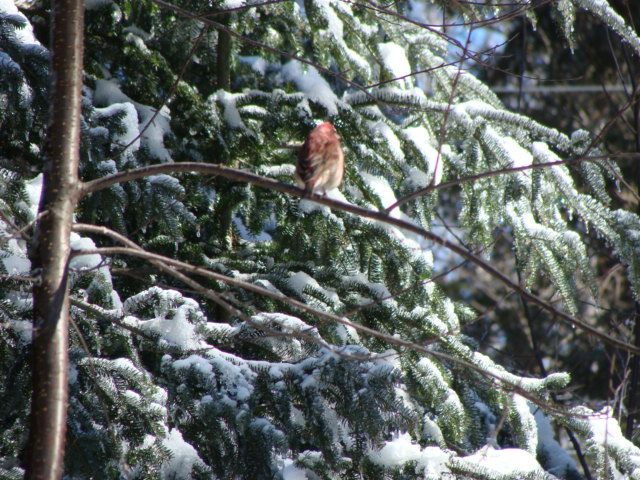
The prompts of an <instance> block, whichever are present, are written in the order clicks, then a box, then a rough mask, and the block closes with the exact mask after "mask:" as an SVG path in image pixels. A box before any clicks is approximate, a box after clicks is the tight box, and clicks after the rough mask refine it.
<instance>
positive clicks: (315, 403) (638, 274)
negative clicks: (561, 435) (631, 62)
mask: <svg viewBox="0 0 640 480" xmlns="http://www.w3.org/2000/svg"><path fill="white" fill-rule="evenodd" d="M20 5H21V6H22V7H23V13H19V12H18V10H17V8H16V6H15V5H14V3H13V2H11V1H8V0H2V1H0V59H1V63H0V78H1V81H0V92H1V95H0V161H1V163H0V165H1V168H2V182H1V183H0V188H1V189H2V190H1V194H0V199H1V200H0V201H1V202H2V209H1V210H0V211H1V212H2V217H1V220H2V232H3V234H2V244H1V247H2V256H3V257H2V260H3V261H2V262H0V268H1V269H3V272H2V273H3V274H4V278H5V281H3V282H2V283H1V284H0V296H1V299H2V303H1V309H0V312H1V313H0V314H1V315H2V323H0V328H1V329H2V331H1V336H0V338H1V339H2V342H0V349H1V350H0V352H1V355H0V369H1V371H2V372H4V373H5V385H7V386H10V388H6V389H5V390H4V391H3V392H2V398H1V399H0V405H2V407H1V408H2V410H1V411H2V415H1V417H0V418H1V419H2V424H3V427H4V429H3V432H5V434H4V435H3V436H2V438H1V439H0V458H1V459H2V460H1V462H0V476H2V477H3V478H21V477H22V475H23V471H24V467H25V454H24V448H25V442H26V433H25V432H26V431H28V429H29V423H28V422H29V420H28V419H29V415H28V413H29V402H28V400H27V399H28V398H29V397H30V384H29V376H30V367H31V364H32V360H31V358H30V355H29V354H30V350H31V348H30V347H31V344H30V338H31V323H30V321H31V316H32V309H33V304H32V300H31V285H32V284H33V282H37V281H38V275H39V274H40V272H38V271H32V268H31V263H30V260H29V259H28V255H27V249H28V244H29V241H30V240H31V234H32V229H31V227H32V225H33V223H34V222H36V221H38V218H37V215H38V211H37V205H38V203H39V196H40V189H41V185H42V175H41V171H42V165H43V163H42V152H43V151H44V146H45V134H46V124H47V121H48V118H47V111H48V103H49V94H50V92H49V77H50V74H51V72H50V70H49V68H50V67H49V64H48V56H49V53H48V47H49V45H47V38H46V36H42V35H38V38H37V39H36V35H35V34H34V30H33V28H34V27H35V28H36V30H35V32H36V33H37V32H39V29H42V30H45V31H46V27H47V25H48V21H49V12H48V11H47V10H46V8H45V7H44V6H42V5H41V4H39V3H38V2H35V3H26V2H25V4H22V3H21V4H20ZM456 6H457V7H458V8H460V10H459V11H457V12H456V13H457V15H459V17H458V18H459V23H464V22H467V23H472V24H473V25H477V26H481V25H482V24H483V22H488V21H491V19H493V18H494V17H496V16H500V15H503V14H505V15H508V14H512V13H513V12H510V11H508V10H501V9H498V8H497V7H495V6H487V7H483V6H481V5H476V4H465V5H456ZM427 7H428V8H427ZM86 8H87V12H86V42H85V46H86V51H85V81H84V85H85V86H84V91H83V93H84V103H83V111H82V125H83V135H82V149H81V163H80V166H79V169H80V171H79V173H80V176H81V179H82V180H83V181H84V182H92V181H97V180H98V179H101V178H103V177H106V176H110V175H115V174H118V173H121V172H125V171H127V170H131V169H135V168H140V167H147V166H158V168H156V170H155V171H153V170H152V173H155V174H153V175H151V174H150V175H146V176H139V177H136V178H135V179H127V180H128V181H123V182H118V183H114V184H110V185H109V186H107V187H105V188H99V185H98V184H96V183H94V184H91V185H97V186H96V187H95V188H92V189H91V192H90V193H88V194H87V195H85V196H84V197H83V198H82V200H81V202H80V205H79V207H78V209H77V212H76V217H75V233H73V234H72V237H71V248H72V250H73V251H74V254H73V256H72V259H71V261H70V264H69V269H70V276H69V281H70V285H71V303H72V307H71V311H70V313H71V321H72V328H71V331H70V335H71V339H70V343H71V347H70V351H69V358H70V362H71V366H70V373H69V375H70V382H69V397H70V400H69V407H68V408H69V409H68V415H69V419H68V430H67V454H66V460H65V462H66V463H65V474H66V476H67V478H114V479H115V478H122V477H124V478H136V479H137V478H140V479H142V478H145V479H146V478H149V479H151V478H162V479H174V478H175V479H179V478H203V479H204V478H221V479H235V478H247V479H262V478H265V479H266V478H285V479H287V478H289V479H291V478H309V479H315V478H327V479H332V478H371V479H378V478H394V479H400V478H434V479H435V478H446V477H447V476H449V477H451V478H492V479H493V478H500V479H507V478H514V479H515V478H554V477H558V478H579V477H580V476H581V472H582V469H581V468H579V467H577V466H576V462H575V460H574V459H572V458H571V457H570V456H569V454H568V453H567V451H565V449H564V448H563V445H560V444H559V443H558V442H557V441H556V440H554V438H553V435H552V434H551V431H552V430H551V427H550V424H549V420H550V419H552V420H554V421H555V422H557V423H558V424H560V425H563V426H565V427H566V428H567V429H568V430H569V431H570V432H572V433H573V434H574V435H576V436H577V438H578V439H579V440H581V441H582V447H583V449H584V454H585V457H586V461H587V463H588V464H589V466H590V468H591V469H592V471H593V474H594V475H597V476H598V477H600V478H613V477H614V476H615V475H619V474H623V475H627V476H628V477H630V478H638V476H639V475H640V474H639V473H638V472H640V460H639V459H640V456H639V455H640V451H639V450H638V448H637V447H636V446H635V445H634V444H633V443H632V442H630V441H629V440H626V439H625V438H624V437H623V436H622V434H621V432H620V429H619V427H618V424H617V421H616V420H615V415H614V413H613V411H612V409H611V408H610V407H609V406H606V407H604V408H601V409H598V410H599V411H594V410H593V409H591V408H588V405H583V403H585V402H583V401H581V399H578V401H577V402H575V404H576V405H579V406H576V407H573V408H569V407H567V406H564V405H562V404H561V403H558V402H557V401H556V397H555V393H556V392H562V391H563V389H565V388H567V387H570V386H571V385H572V384H571V379H570V375H568V374H566V373H564V372H557V373H551V374H548V375H543V376H540V378H536V377H533V376H527V375H523V374H522V372H518V371H510V369H509V368H506V366H505V365H502V364H501V363H500V362H499V361H498V360H497V359H495V358H492V356H491V355H490V354H489V353H490V352H491V348H499V345H496V344H492V345H486V344H483V342H482V339H477V338H473V337H471V336H469V335H467V333H468V332H469V331H470V329H471V328H472V327H473V325H474V323H475V322H476V321H477V319H478V312H477V311H476V310H474V307H475V306H476V305H477V303H476V302H475V301H474V300H475V299H474V298H473V295H475V291H473V290H470V292H471V294H465V292H464V291H463V292H460V291H457V290H456V289H455V288H452V289H449V288H448V281H447V277H446V276H444V275H443V274H442V273H443V272H446V271H448V270H451V269H452V268H454V267H458V266H459V265H458V264H459V263H460V262H461V260H460V259H461V258H462V260H464V261H467V262H471V263H473V264H474V266H475V268H474V269H470V268H466V267H465V268H458V269H457V270H454V273H452V275H456V274H459V275H460V276H463V275H474V276H475V275H477V272H478V271H482V272H484V274H489V275H492V276H493V279H494V281H500V282H506V284H505V286H506V287H509V289H515V291H516V292H517V293H518V294H519V295H521V296H522V297H523V298H524V299H525V300H527V301H529V302H534V303H538V307H540V309H541V312H543V313H542V314H541V319H540V320H539V321H540V322H550V321H564V322H568V323H569V324H571V325H572V326H573V327H576V328H578V329H579V330H581V331H582V332H583V333H582V334H583V335H587V334H592V335H596V338H597V340H598V341H599V342H607V343H608V344H613V345H614V346H615V347H616V348H618V349H619V352H620V355H626V354H628V352H634V351H635V352H636V353H637V350H634V347H632V346H631V345H629V343H628V341H629V339H628V338H625V337H622V338H618V337H608V336H607V334H608V333H609V332H606V331H604V330H603V329H602V328H601V327H600V326H599V325H598V324H597V323H595V324H594V322H591V321H590V320H591V317H588V318H587V320H584V319H583V318H584V317H585V315H586V313H585V307H584V301H585V299H589V300H591V301H593V302H597V299H598V282H597V278H596V277H597V272H594V271H593V269H592V266H591V264H590V258H589V251H588V249H589V247H590V242H591V241H592V236H591V234H590V232H596V234H597V236H598V237H599V239H600V240H599V241H601V242H603V243H604V244H606V245H607V246H608V247H610V248H612V249H614V250H615V252H616V255H617V256H618V258H619V262H620V264H621V265H624V267H625V268H626V271H627V279H628V282H629V284H630V288H631V290H632V291H633V292H634V294H635V295H637V294H638V292H639V291H640V263H639V262H640V256H639V249H640V241H639V240H638V238H639V236H638V232H639V231H640V218H639V217H638V216H637V215H635V214H633V213H631V212H628V211H624V210H618V209H615V208H613V207H611V203H610V193H609V191H608V189H610V188H611V184H612V180H616V179H619V178H620V171H619V169H618V168H617V167H616V166H615V164H614V163H612V162H609V161H601V160H602V159H603V158H604V159H605V160H606V157H603V155H602V153H601V152H600V151H599V150H598V149H597V148H594V146H593V145H592V141H593V138H591V137H590V136H589V134H588V133H587V132H585V131H580V130H579V131H575V132H566V133H563V132H559V131H557V130H554V129H552V128H547V127H545V126H544V125H541V124H539V123H536V122H535V121H533V120H531V119H529V118H527V117H525V116H522V115H519V114H515V113H512V112H510V111H508V110H507V109H506V108H504V106H503V105H502V103H501V102H500V101H499V100H498V98H497V97H496V96H495V95H494V94H493V93H492V92H491V90H490V89H489V88H488V87H487V86H486V85H484V84H482V83H481V82H480V81H479V80H477V79H476V78H475V77H474V76H473V75H471V74H469V73H468V72H466V71H464V70H463V68H462V67H463V65H464V64H463V63H461V61H462V60H463V59H468V58H473V59H479V57H480V56H479V54H477V53H474V52H473V51H472V44H471V43H470V42H469V38H463V39H462V40H461V39H460V38H456V37H453V36H450V35H447V34H446V30H445V29H444V28H441V27H433V26H431V25H430V24H429V22H427V19H426V17H424V15H426V14H432V13H433V11H432V10H431V9H434V8H435V7H434V6H431V5H422V4H419V3H415V2H408V3H399V4H393V5H391V6H389V5H381V4H376V3H363V4H358V3H347V2H340V1H338V0H305V1H304V2H284V1H281V2H273V3H270V2H266V3H263V2H258V3H255V4H251V3H242V2H232V1H227V2H225V3H223V4H217V5H213V6H212V5H207V6H204V5H202V4H201V2H195V1H190V0H184V1H181V2H177V3H175V4H167V3H165V2H162V1H159V0H157V1H151V0H149V1H147V0H144V1H141V0H137V1H130V0H119V1H110V0H106V1H92V2H87V5H86ZM505 8H513V7H505ZM576 8H579V9H586V10H590V11H591V12H592V13H593V14H595V15H597V16H599V17H600V18H601V19H602V20H603V21H605V22H606V23H607V25H609V26H610V28H611V29H612V31H614V32H615V33H616V34H618V35H620V36H621V38H623V39H624V40H625V41H626V42H628V43H629V45H630V47H631V48H633V49H634V52H635V54H636V55H640V39H639V38H638V35H637V34H636V33H635V32H634V31H633V30H632V29H631V28H629V27H626V26H625V25H624V24H622V23H621V21H622V20H621V19H620V17H617V16H615V15H614V13H615V12H613V11H612V10H610V9H608V8H609V7H608V6H607V4H606V2H603V1H597V2H596V1H588V0H575V1H569V0H565V1H562V2H559V10H558V11H559V14H560V15H561V18H562V19H563V21H561V22H559V24H560V26H561V27H562V28H564V29H565V31H566V32H570V31H571V28H572V18H573V12H574V10H575V9H576ZM474 28H475V27H474ZM461 57H462V58H461ZM417 72H421V73H417ZM425 91H428V92H429V94H428V95H427V94H426V93H425ZM321 120H328V121H331V122H332V123H333V124H334V125H335V126H336V128H337V130H338V132H339V133H340V135H341V137H342V145H343V148H344V150H345V153H346V159H347V167H346V172H345V182H344V183H343V185H342V187H341V188H340V190H339V191H333V192H331V193H330V194H329V196H328V198H325V199H317V198H315V199H308V198H305V199H299V198H296V197H295V196H292V195H288V194H285V193H282V191H278V190H277V189H276V188H274V189H265V188H261V187H259V186H257V185H253V184H251V183H246V182H241V181H239V178H240V177H238V176H233V175H232V174H229V173H228V172H230V171H231V170H229V169H227V170H223V169H219V170H217V172H218V173H220V175H218V176H211V175H203V174H202V173H184V170H182V172H183V173H179V172H180V171H179V170H178V169H177V168H176V169H174V170H173V171H172V168H173V167H175V162H194V163H198V164H216V165H221V166H225V167H230V168H231V169H235V170H243V171H247V172H251V173H253V174H256V175H260V176H262V177H267V178H270V179H273V180H277V181H281V182H284V183H288V184H291V183H292V182H293V172H294V162H295V152H294V150H292V149H291V148H288V146H289V145H290V144H296V143H300V142H301V141H302V140H303V139H304V138H305V136H306V135H307V134H308V132H309V131H310V130H311V129H312V128H313V127H314V126H315V125H316V124H317V123H318V122H319V121H321ZM562 160H571V163H570V164H569V165H565V164H563V163H562ZM535 164H550V165H546V166H544V167H538V168H534V167H535ZM575 164H577V165H579V167H578V168H572V167H573V166H574V165H575ZM160 167H161V168H164V169H165V170H162V171H163V172H164V173H158V172H159V171H160V170H161V168H160ZM498 170H511V171H503V172H499V173H496V174H492V175H483V174H485V173H486V172H492V171H498ZM191 171H192V172H193V171H199V170H198V168H196V167H194V168H192V169H191ZM202 171H205V169H202ZM166 172H170V173H166ZM278 188H280V190H283V189H284V190H287V189H286V188H285V187H278ZM288 190H291V189H288ZM416 192H421V194H420V195H416ZM298 193H300V192H298ZM409 197H410V198H409ZM337 202H341V203H342V206H340V204H339V203H337ZM327 205H331V206H333V207H336V208H332V209H330V208H328V207H327ZM357 207H360V209H359V210H358V208H357ZM350 209H351V212H356V211H357V212H361V213H363V215H354V214H353V213H350V212H349V210H350ZM363 209H366V210H368V211H369V214H368V216H366V215H364V213H366V212H365V211H364V210H363ZM381 212H383V213H381ZM442 221H445V222H446V223H447V224H450V223H455V224H456V229H455V230H453V231H446V230H445V229H443V228H441V227H438V225H440V224H441V223H442ZM100 227H106V228H100ZM434 232H435V233H434ZM504 237H508V238H510V239H511V243H510V244H509V245H508V247H509V248H508V249H505V248H504V245H498V242H504ZM452 249H453V252H454V253H456V254H457V255H456V256H452V255H451V250H452ZM510 249H513V252H515V255H514V257H515V258H516V259H517V263H516V266H515V268H516V269H517V270H518V271H519V272H520V273H521V275H522V282H521V284H518V282H517V281H515V280H510V278H511V276H512V274H513V273H512V272H503V273H502V274H501V273H500V272H499V271H498V270H496V269H495V268H494V267H492V265H491V264H492V260H493V258H492V255H495V254H496V253H497V252H500V253H503V252H507V253H506V254H509V255H511V250H510ZM149 253H153V254H155V256H153V257H150V255H149ZM460 256H461V257H460ZM190 265H191V266H197V267H201V268H200V269H199V270H195V269H193V268H190ZM458 272H464V273H458ZM513 278H515V274H513ZM456 281H459V280H456ZM547 291H552V292H553V296H552V297H551V300H548V299H545V300H543V299H541V297H540V296H538V294H540V293H541V292H547ZM585 292H588V293H585ZM493 339H494V338H493V337H492V340H493Z"/></svg>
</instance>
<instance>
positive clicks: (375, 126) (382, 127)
mask: <svg viewBox="0 0 640 480" xmlns="http://www.w3.org/2000/svg"><path fill="white" fill-rule="evenodd" d="M367 127H368V128H369V130H371V132H372V133H373V134H374V135H375V136H378V137H382V138H383V139H384V140H385V141H386V144H387V148H388V149H389V151H390V152H391V155H393V158H394V159H395V160H397V161H403V160H404V152H403V151H402V146H401V145H400V140H398V137H397V136H396V134H395V132H394V131H393V130H391V127H389V125H387V124H386V123H384V122H382V121H378V122H372V121H368V122H367Z"/></svg>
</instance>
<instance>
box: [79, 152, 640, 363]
mask: <svg viewBox="0 0 640 480" xmlns="http://www.w3.org/2000/svg"><path fill="white" fill-rule="evenodd" d="M178 172H198V173H202V174H205V175H221V176H224V177H226V178H230V179H232V180H236V181H238V182H246V183H251V184H253V185H256V186H259V187H262V188H266V189H271V190H276V191H279V192H283V193H287V194H290V195H294V196H296V197H300V198H306V199H308V200H312V201H314V202H317V203H319V204H322V205H326V206H327V207H330V208H332V209H335V210H341V211H343V212H347V213H351V214H353V215H356V216H358V217H364V218H370V219H373V220H377V221H379V222H382V223H386V224H388V225H393V226H395V227H398V228H401V229H404V230H408V231H410V232H412V233H415V234H417V235H420V236H421V237H423V238H425V239H426V240H430V241H432V242H434V243H436V244H438V245H441V246H443V247H445V248H447V249H449V250H450V251H452V252H454V253H456V254H458V255H460V256H461V257H462V258H464V259H466V260H468V261H470V262H471V263H473V264H474V265H476V266H478V267H480V268H481V269H483V270H484V271H486V272H487V273H488V274H489V275H491V276H492V277H494V278H495V279H496V280H498V281H500V282H501V283H502V284H504V285H505V286H507V287H509V288H511V289H512V290H514V291H515V292H517V293H518V294H519V295H520V296H522V297H524V298H526V299H527V300H529V301H530V302H532V303H534V304H536V305H538V306H539V307H541V308H542V309H543V310H546V311H547V312H548V313H550V314H551V315H552V316H553V317H557V318H559V319H561V320H562V321H564V322H566V323H568V324H569V325H572V326H575V327H578V328H580V329H582V330H584V331H586V332H588V333H590V334H592V335H594V336H596V337H598V338H600V339H602V340H603V341H605V342H606V343H609V344H611V345H614V346H616V347H618V348H621V349H623V350H626V351H629V352H634V353H640V348H638V347H636V346H634V345H631V344H629V343H627V342H623V341H622V340H618V339H616V338H613V337H611V336H609V335H607V334H606V333H603V332H601V331H600V330H598V329H597V328H595V327H593V326H591V325H589V324H588V323H586V322H584V321H582V320H579V319H577V318H575V317H573V316H571V315H569V314H567V313H564V312H562V311H560V310H558V309H557V308H555V307H554V306H553V305H551V304H550V303H549V302H547V301H545V300H544V299H542V298H540V297H538V296H537V295H535V294H533V293H531V292H529V291H528V290H526V289H525V288H524V287H522V286H520V285H519V284H518V283H517V282H515V281H513V280H511V279H510V278H509V277H507V276H506V275H505V274H503V273H502V272H500V271H499V270H498V269H496V268H495V267H493V266H492V265H491V264H489V263H488V262H486V261H485V260H482V259H481V258H480V257H478V256H477V255H474V254H473V253H472V252H470V251H469V250H467V249H466V248H464V247H461V246H460V245H458V244H456V243H453V242H451V241H449V240H446V239H445V238H442V237H440V236H439V235H436V234H435V233H433V232H430V231H428V230H425V229H424V228H422V227H420V226H418V225H416V224H414V223H411V222H408V221H404V220H400V219H398V218H394V217H391V216H389V215H388V214H387V213H386V212H384V211H382V212H381V211H375V210H370V209H367V208H363V207H359V206H357V205H354V204H351V203H344V202H340V201H337V200H333V199H331V198H328V197H322V196H320V195H311V196H310V197H309V196H308V195H306V194H305V191H304V190H303V189H301V188H298V187H295V186H293V185H289V184H286V183H281V182H278V181H275V180H271V179H269V178H265V177H261V176H259V175H255V174H253V173H249V172H245V171H243V170H237V169H233V168H229V167H225V166H222V165H210V164H202V163H192V162H184V163H170V164H161V165H151V166H147V167H141V168H136V169H133V170H128V171H126V172H122V173H117V174H114V175H110V176H108V177H104V178H99V179H97V180H92V181H90V182H87V183H85V184H84V186H83V188H82V191H83V193H84V194H89V193H92V192H95V191H98V190H101V189H103V188H107V187H109V186H111V185H115V184H117V183H121V182H125V181H131V180H135V179H137V178H142V177H145V176H150V175H157V174H160V173H178Z"/></svg>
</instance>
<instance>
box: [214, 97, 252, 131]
mask: <svg viewBox="0 0 640 480" xmlns="http://www.w3.org/2000/svg"><path fill="white" fill-rule="evenodd" d="M239 96H240V94H239V93H235V94H234V93H229V92H227V91H225V90H218V91H217V92H216V94H215V99H216V100H217V101H218V102H220V103H221V104H222V108H223V109H224V120H225V122H227V125H229V127H230V128H237V129H244V128H246V127H245V125H244V123H243V122H242V118H241V117H240V113H239V112H238V107H237V106H236V101H237V100H238V97H239Z"/></svg>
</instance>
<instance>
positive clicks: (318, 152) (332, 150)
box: [295, 122, 344, 195]
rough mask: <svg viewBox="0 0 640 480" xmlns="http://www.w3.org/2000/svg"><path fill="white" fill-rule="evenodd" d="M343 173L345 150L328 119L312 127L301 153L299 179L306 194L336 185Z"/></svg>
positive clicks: (330, 188) (297, 169)
mask: <svg viewBox="0 0 640 480" xmlns="http://www.w3.org/2000/svg"><path fill="white" fill-rule="evenodd" d="M343 175H344V152H343V151H342V148H341V147H340V137H339V136H338V134H337V133H336V129H335V128H334V126H333V125H331V124H330V123H328V122H325V123H321V124H320V125H318V126H317V127H316V128H314V129H313V130H311V133H309V136H308V137H307V140H306V141H305V142H304V145H302V149H301V150H300V153H299V154H298V165H297V166H296V174H295V178H296V183H297V184H298V186H299V187H300V188H304V189H305V191H306V194H307V195H310V194H312V193H318V192H322V194H323V195H326V193H327V192H328V191H329V190H333V189H334V188H337V187H338V186H339V185H340V183H342V176H343Z"/></svg>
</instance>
